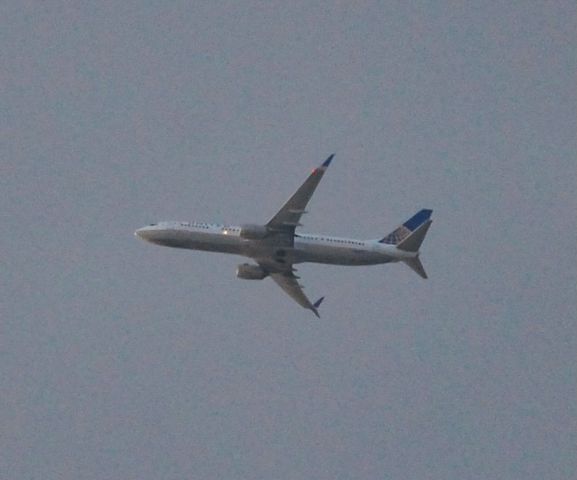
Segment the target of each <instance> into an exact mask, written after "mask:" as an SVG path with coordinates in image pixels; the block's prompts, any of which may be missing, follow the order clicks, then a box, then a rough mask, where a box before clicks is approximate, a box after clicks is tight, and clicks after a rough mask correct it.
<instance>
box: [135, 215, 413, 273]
mask: <svg viewBox="0 0 577 480" xmlns="http://www.w3.org/2000/svg"><path fill="white" fill-rule="evenodd" d="M135 233H136V235H138V236H139V237H141V238H142V239H144V240H146V241H148V242H151V243H155V244H157V245H163V246H167V247H174V248H186V249H190V250H203V251H208V252H221V253H231V254H235V255H242V256H244V257H249V258H253V259H256V260H258V259H262V258H276V259H277V261H279V259H280V261H281V262H283V263H285V262H286V263H287V264H293V263H303V262H312V263H325V264H331V265H377V264H382V263H389V262H398V261H400V260H403V259H406V258H412V257H415V256H416V253H413V252H406V251H403V250H399V249H398V248H396V247H395V246H394V245H387V244H383V243H380V242H379V241H377V240H356V239H349V238H338V237H330V236H326V235H316V234H307V233H298V234H296V235H295V237H294V245H293V246H291V247H283V246H279V245H272V244H269V242H267V240H266V238H265V239H261V240H258V239H257V240H253V239H247V238H243V237H241V235H240V234H241V227H238V226H229V225H219V224H208V223H196V222H190V223H189V222H162V223H158V224H153V225H150V226H148V227H144V228H141V229H139V230H137V231H136V232H135Z"/></svg>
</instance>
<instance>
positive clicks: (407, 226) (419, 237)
mask: <svg viewBox="0 0 577 480" xmlns="http://www.w3.org/2000/svg"><path fill="white" fill-rule="evenodd" d="M432 213H433V211H432V210H428V209H425V208H424V209H422V210H420V211H419V212H417V213H416V214H415V215H413V216H412V217H411V218H409V219H408V220H407V221H406V222H405V223H403V224H402V225H400V226H399V227H397V228H396V229H395V230H393V231H392V232H391V233H389V234H388V235H387V236H386V237H384V238H383V239H381V240H379V242H380V243H386V244H387V245H396V246H397V248H400V249H401V250H405V251H407V252H417V251H418V250H419V247H420V246H421V243H423V239H424V238H425V235H426V234H427V230H428V229H429V227H430V225H431V223H432V220H431V214H432Z"/></svg>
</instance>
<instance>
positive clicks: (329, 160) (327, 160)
mask: <svg viewBox="0 0 577 480" xmlns="http://www.w3.org/2000/svg"><path fill="white" fill-rule="evenodd" d="M334 156H335V154H334V153H333V154H332V155H331V156H330V157H329V158H327V159H326V160H325V161H324V162H323V164H322V166H323V167H325V168H326V167H328V166H329V165H330V164H331V161H332V160H333V157H334Z"/></svg>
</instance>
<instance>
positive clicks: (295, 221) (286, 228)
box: [266, 154, 334, 235]
mask: <svg viewBox="0 0 577 480" xmlns="http://www.w3.org/2000/svg"><path fill="white" fill-rule="evenodd" d="M333 157H334V154H333V155H331V156H330V157H329V158H327V159H326V160H325V161H324V162H323V164H322V165H321V166H320V167H318V168H315V169H314V170H313V171H312V173H311V174H310V175H309V177H308V178H307V179H306V180H305V182H304V183H303V184H302V185H301V186H300V188H299V189H298V190H297V191H296V192H295V193H294V194H293V196H292V197H291V198H289V199H288V200H287V202H286V203H285V204H284V205H283V207H282V208H281V209H280V210H279V211H278V213H277V214H276V215H275V216H274V217H272V219H271V220H270V221H269V222H268V223H267V225H266V226H267V227H268V229H269V230H270V231H277V232H280V233H290V234H293V235H294V231H295V228H296V227H298V226H300V223H299V221H300V218H301V216H302V214H303V213H306V212H305V208H306V206H307V203H309V200H310V199H311V197H312V196H313V193H314V192H315V189H316V188H317V185H318V184H319V182H320V181H321V178H323V175H324V173H325V171H326V169H327V167H328V166H329V164H330V163H331V160H332V159H333Z"/></svg>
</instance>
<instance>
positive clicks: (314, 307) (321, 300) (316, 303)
mask: <svg viewBox="0 0 577 480" xmlns="http://www.w3.org/2000/svg"><path fill="white" fill-rule="evenodd" d="M324 299H325V297H321V298H319V299H318V300H317V301H316V302H315V303H313V308H311V310H312V311H313V313H314V314H315V315H316V316H317V317H318V318H321V316H320V315H319V311H318V308H319V307H320V306H321V303H323V300H324Z"/></svg>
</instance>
